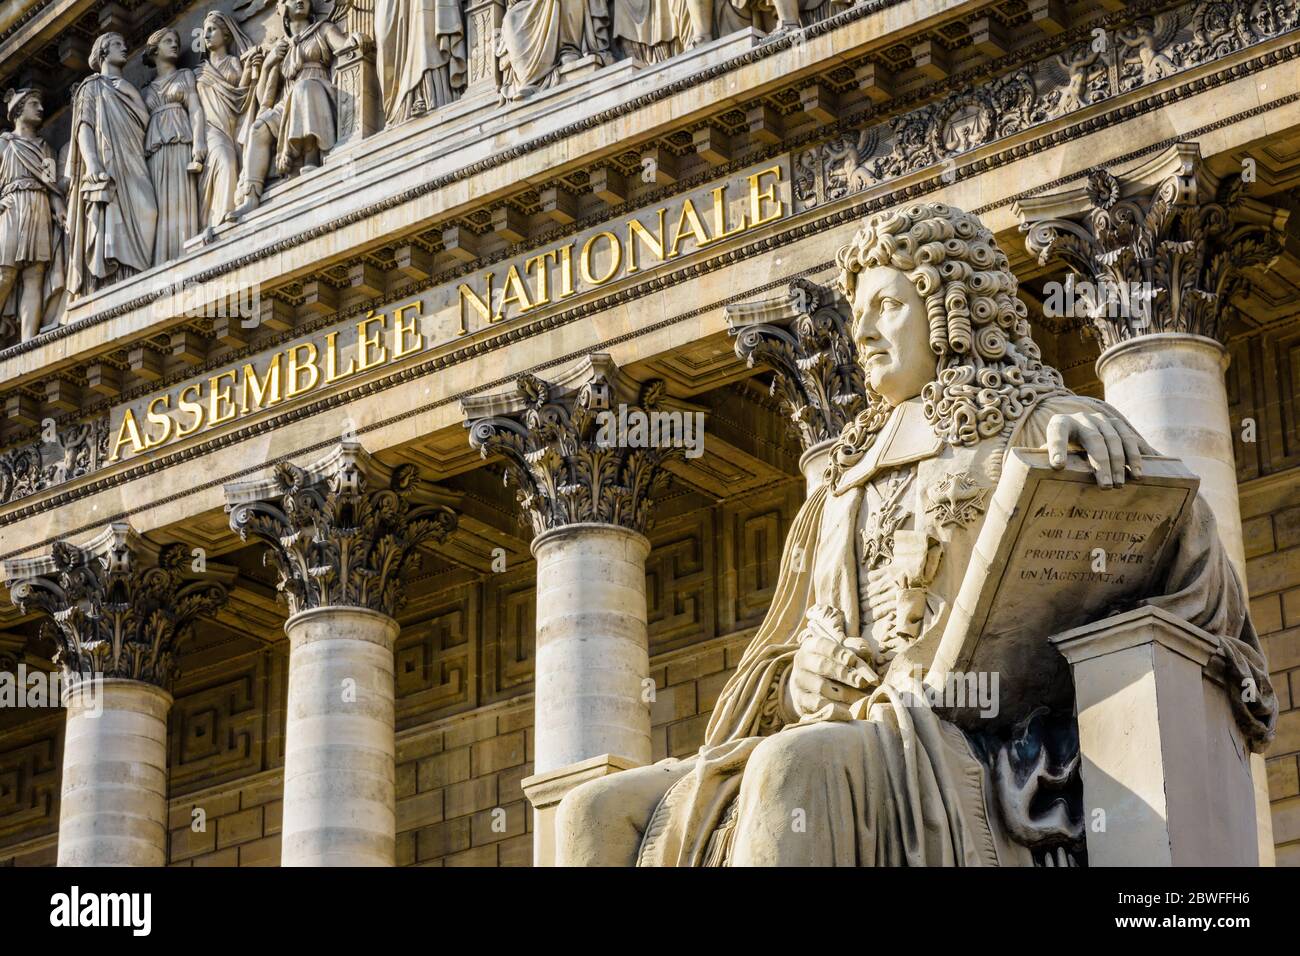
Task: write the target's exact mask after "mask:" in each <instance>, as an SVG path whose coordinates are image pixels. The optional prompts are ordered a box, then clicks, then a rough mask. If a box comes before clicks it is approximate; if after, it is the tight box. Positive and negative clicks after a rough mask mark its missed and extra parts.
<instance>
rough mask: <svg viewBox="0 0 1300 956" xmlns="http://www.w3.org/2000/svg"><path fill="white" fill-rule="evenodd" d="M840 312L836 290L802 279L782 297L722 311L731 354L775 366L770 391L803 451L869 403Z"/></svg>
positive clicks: (750, 364)
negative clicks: (732, 338) (733, 349)
mask: <svg viewBox="0 0 1300 956" xmlns="http://www.w3.org/2000/svg"><path fill="white" fill-rule="evenodd" d="M844 312H845V310H844V309H843V306H842V303H840V302H839V301H838V298H837V296H836V294H835V292H834V291H833V290H831V289H828V288H826V287H824V286H819V285H817V284H816V283H814V282H810V281H808V280H806V279H796V280H795V281H794V282H791V283H790V288H789V291H788V293H787V294H786V295H785V296H782V297H780V298H776V299H770V300H767V301H765V302H757V303H752V304H747V305H740V306H732V307H729V308H728V310H727V321H728V323H729V325H730V326H731V333H732V334H733V335H735V336H736V355H737V356H738V357H740V358H742V359H744V360H745V363H746V365H748V367H749V368H753V367H754V366H755V365H757V364H765V365H770V366H771V367H772V368H773V369H774V371H775V373H776V374H775V375H774V376H773V377H772V394H773V395H775V396H777V397H778V398H779V399H780V401H781V406H782V408H783V409H784V410H785V412H786V413H787V415H788V416H789V421H790V427H791V430H792V431H793V432H794V433H795V435H796V436H797V437H798V439H799V442H800V444H801V445H802V446H803V449H804V450H805V451H807V450H808V449H809V448H811V447H812V446H814V445H817V444H819V443H821V442H825V441H830V440H832V439H834V438H835V437H837V436H838V435H839V433H840V432H841V431H843V429H844V426H845V425H847V424H848V423H849V422H851V421H853V419H854V417H855V416H856V415H857V414H858V412H860V411H862V409H863V408H864V407H865V405H866V399H865V397H864V396H865V394H866V391H865V385H864V383H863V379H862V368H861V366H859V365H858V362H857V353H856V349H855V347H854V345H853V337H852V335H851V329H850V328H849V320H847V319H846V318H845V314H844Z"/></svg>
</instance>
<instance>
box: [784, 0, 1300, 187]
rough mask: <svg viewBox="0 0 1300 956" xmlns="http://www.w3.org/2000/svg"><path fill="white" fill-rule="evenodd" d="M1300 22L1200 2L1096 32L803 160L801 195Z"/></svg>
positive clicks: (1287, 8)
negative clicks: (1060, 49) (1101, 35)
mask: <svg viewBox="0 0 1300 956" xmlns="http://www.w3.org/2000/svg"><path fill="white" fill-rule="evenodd" d="M1297 27H1300V7H1297V6H1296V5H1295V4H1294V3H1290V2H1288V0H1272V2H1258V0H1200V2H1195V3H1188V4H1184V5H1183V6H1181V7H1178V8H1177V9H1175V10H1172V11H1169V12H1167V13H1162V14H1160V15H1158V16H1154V17H1141V18H1139V19H1138V20H1137V21H1135V22H1134V23H1133V24H1132V25H1131V26H1125V27H1121V28H1118V29H1112V30H1106V31H1104V36H1103V37H1101V38H1099V37H1098V36H1097V35H1096V34H1095V33H1094V34H1093V35H1092V36H1089V37H1087V38H1086V39H1082V40H1080V41H1079V42H1078V43H1076V44H1074V45H1073V46H1071V47H1070V48H1069V49H1068V50H1066V51H1064V52H1062V53H1054V54H1051V55H1049V56H1047V57H1044V58H1043V59H1041V60H1039V61H1037V62H1036V63H1034V64H1032V65H1030V66H1027V67H1024V68H1021V69H1019V70H1017V71H1016V72H1015V73H1013V74H1011V75H1009V76H1005V77H1002V78H999V79H995V80H992V81H990V82H989V83H986V84H984V85H982V86H973V87H967V88H965V89H962V90H960V91H957V92H953V93H950V94H949V95H948V96H946V97H945V98H943V99H941V100H939V101H938V102H935V103H929V104H926V105H924V106H921V107H919V108H917V109H915V110H912V111H910V112H908V113H904V114H902V115H899V116H895V117H892V118H891V119H889V120H888V121H885V122H876V123H871V124H869V125H866V126H864V127H862V128H861V129H857V130H852V131H850V132H848V133H845V134H844V135H842V136H840V137H838V138H836V139H834V140H832V141H830V142H827V143H823V144H820V145H818V146H815V147H813V148H811V149H809V150H806V151H804V152H802V153H800V154H798V156H797V157H796V159H795V163H794V165H795V186H794V194H795V199H796V202H797V203H798V204H799V205H800V208H803V209H810V208H813V207H815V206H817V205H821V204H824V203H827V202H832V201H834V200H836V199H840V198H842V197H844V196H846V195H850V194H852V193H856V192H860V191H862V190H864V189H867V188H869V187H872V186H876V185H877V184H880V183H883V182H886V181H888V180H891V179H896V178H898V177H899V176H903V175H905V174H907V173H909V172H912V171H913V170H917V169H924V168H925V167H927V166H934V165H940V164H942V165H943V166H944V167H945V169H944V176H945V181H955V180H956V176H957V169H956V166H955V161H956V157H958V156H961V155H962V154H964V153H967V152H969V151H970V150H972V149H974V148H976V147H979V146H983V145H985V144H988V143H992V142H994V141H996V140H999V139H1002V138H1004V137H1007V136H1011V135H1014V134H1016V133H1019V132H1021V131H1023V130H1026V129H1029V128H1030V127H1033V126H1037V125H1039V124H1041V123H1045V122H1048V121H1050V120H1054V119H1057V118H1059V117H1061V116H1064V115H1066V114H1068V113H1073V112H1077V111H1078V110H1081V109H1083V108H1085V107H1087V106H1091V105H1094V104H1096V103H1099V102H1101V101H1103V100H1106V99H1108V98H1111V97H1114V96H1115V95H1117V93H1123V92H1128V91H1130V90H1134V89H1137V88H1139V87H1142V86H1146V85H1149V84H1151V83H1155V82H1157V81H1159V80H1162V79H1164V78H1166V77H1169V76H1173V75H1175V74H1177V73H1180V72H1182V71H1185V70H1188V69H1191V68H1192V67H1195V66H1199V65H1201V64H1203V63H1208V62H1211V61H1213V60H1217V59H1219V58H1221V57H1224V56H1228V55H1230V54H1232V53H1235V52H1237V51H1239V50H1242V49H1245V48H1247V47H1249V46H1252V45H1254V44H1257V43H1261V42H1263V41H1265V40H1268V39H1271V38H1273V37H1276V36H1280V35H1281V34H1283V33H1287V32H1288V31H1291V30H1294V29H1296V28H1297Z"/></svg>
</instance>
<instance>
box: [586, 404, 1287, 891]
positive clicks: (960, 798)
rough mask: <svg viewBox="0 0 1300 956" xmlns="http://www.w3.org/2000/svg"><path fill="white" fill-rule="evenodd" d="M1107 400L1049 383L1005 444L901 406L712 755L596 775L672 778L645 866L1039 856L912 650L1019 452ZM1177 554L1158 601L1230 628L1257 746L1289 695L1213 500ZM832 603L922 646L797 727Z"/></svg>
mask: <svg viewBox="0 0 1300 956" xmlns="http://www.w3.org/2000/svg"><path fill="white" fill-rule="evenodd" d="M1098 409H1105V410H1106V411H1107V413H1108V414H1109V415H1112V416H1115V417H1118V415H1117V413H1116V412H1115V411H1114V410H1113V409H1109V408H1108V406H1104V405H1103V403H1100V402H1097V401H1095V400H1093V399H1088V398H1083V397H1081V396H1073V395H1068V394H1061V395H1058V396H1053V397H1051V398H1048V399H1045V400H1043V401H1041V402H1040V403H1039V404H1038V405H1037V407H1035V408H1034V409H1033V410H1032V411H1031V412H1029V413H1027V414H1026V415H1025V416H1024V417H1023V418H1022V419H1021V421H1020V422H1019V424H1018V427H1017V428H1016V429H1015V431H1014V432H1013V434H1012V435H1011V436H1009V438H1005V439H996V438H995V439H989V440H985V441H983V442H980V443H979V444H978V445H976V446H975V447H973V448H970V447H953V446H950V445H947V444H946V443H944V442H941V441H939V440H938V439H937V438H936V437H935V436H934V434H933V432H932V431H931V430H930V429H929V427H928V425H927V424H926V423H925V421H924V418H923V416H922V414H921V408H920V402H919V400H913V401H912V402H908V403H905V404H904V405H902V406H900V407H899V408H897V409H895V410H894V412H893V415H892V416H891V418H890V420H889V422H888V423H887V424H886V425H885V426H884V428H882V429H881V431H880V432H879V433H877V436H876V439H875V441H874V442H873V444H872V445H871V447H870V448H869V449H868V451H867V453H866V454H865V455H864V457H863V458H862V459H861V461H859V462H858V463H857V464H856V465H854V466H853V467H852V468H850V469H849V470H848V471H847V472H846V473H845V474H843V475H842V476H841V477H840V480H839V481H838V482H837V483H836V485H835V486H834V487H829V486H824V487H822V488H820V489H818V491H817V492H815V493H814V494H813V495H812V496H811V497H810V498H809V500H808V501H807V502H806V503H805V505H804V506H803V508H802V509H801V510H800V512H799V514H798V516H797V517H796V519H795V521H794V525H793V527H792V529H791V531H790V535H789V538H788V540H787V543H786V549H785V554H784V557H783V560H782V568H781V572H780V576H779V579H778V583H777V588H776V595H775V598H774V600H773V603H772V606H771V608H770V610H769V612H768V615H767V618H766V619H765V620H764V622H763V625H762V626H761V627H760V629H759V631H758V633H757V634H756V636H755V638H754V640H753V641H752V642H751V644H750V645H749V647H748V648H747V649H746V651H745V654H744V655H743V657H742V659H741V661H740V664H739V666H738V668H737V670H736V673H735V674H734V675H733V676H732V678H731V680H730V681H729V682H728V683H727V685H726V687H725V689H724V690H723V692H722V694H721V696H720V697H719V699H718V703H717V706H716V707H715V709H714V711H713V715H712V717H711V719H710V722H709V727H708V730H707V732H706V737H705V745H704V746H703V747H702V748H701V750H700V752H699V754H698V755H697V756H696V757H694V758H691V759H688V760H684V761H672V760H670V761H664V762H662V763H660V764H657V765H655V766H653V767H645V768H641V769H638V770H631V771H625V772H624V773H622V774H616V775H614V776H612V777H608V778H605V779H603V780H598V781H594V782H592V783H589V784H585V785H584V787H586V788H593V790H592V791H590V793H592V794H594V793H596V792H597V791H599V790H600V789H601V788H604V790H605V791H606V792H608V793H610V794H616V793H617V791H618V790H619V788H620V787H622V788H625V789H626V792H628V793H631V792H632V791H633V790H636V789H640V790H641V791H644V790H645V788H647V787H651V788H653V787H662V788H664V789H666V792H665V793H664V795H663V797H662V799H659V800H658V802H657V806H656V808H655V810H654V813H653V814H652V815H651V816H650V818H649V820H648V821H646V822H645V823H644V831H643V833H644V836H643V839H642V842H641V846H640V851H639V854H638V857H637V862H638V863H639V865H643V866H656V865H658V866H665V865H666V866H700V865H772V864H779V865H850V866H854V865H856V866H872V865H881V866H885V865H909V866H935V865H1026V864H1028V863H1029V862H1030V856H1029V852H1028V850H1027V849H1026V848H1024V847H1021V846H1018V845H1016V844H1015V843H1014V842H1013V841H1012V840H1011V839H1010V838H1009V837H1008V836H1007V835H1006V833H1005V832H1004V829H1003V826H1002V823H1001V820H1000V816H999V810H998V808H997V806H996V804H995V799H994V796H993V787H992V780H991V777H990V774H989V772H988V770H987V769H986V767H985V766H984V765H983V764H982V763H981V761H980V760H979V759H978V757H977V756H976V753H975V750H974V749H973V748H972V746H971V744H970V742H969V741H968V740H967V738H966V737H965V735H964V734H963V733H962V732H961V731H960V730H959V729H958V728H956V727H955V726H953V725H952V724H950V723H948V722H946V721H944V720H941V719H940V718H939V717H938V716H937V715H936V714H935V713H934V712H933V711H932V710H931V709H930V708H929V707H928V705H927V704H926V703H925V698H924V694H923V692H922V691H921V690H920V688H919V685H918V681H917V679H916V676H915V672H914V671H913V669H912V664H910V663H908V662H906V658H907V657H908V656H909V655H912V656H915V655H914V653H913V651H914V650H915V649H916V648H925V647H929V648H931V653H932V648H933V646H934V645H935V644H937V637H938V635H940V634H942V631H943V628H944V626H945V624H946V622H947V618H948V613H949V610H950V608H951V606H952V603H953V601H954V599H955V598H956V595H957V592H958V589H959V587H960V584H961V580H962V577H963V575H964V573H965V570H966V567H967V564H968V562H969V558H970V553H971V549H972V547H973V545H974V542H975V539H976V537H977V536H978V534H979V530H980V528H981V527H982V524H983V520H984V517H985V511H984V508H985V507H986V505H987V501H988V498H989V497H990V495H991V492H992V489H993V487H994V486H995V485H996V482H997V478H998V476H999V474H1000V468H1001V460H1002V456H1003V455H1004V454H1005V451H1006V449H1007V448H1008V447H1029V448H1038V447H1042V446H1043V445H1044V444H1045V441H1046V427H1047V423H1048V421H1049V420H1050V419H1051V417H1052V416H1053V415H1055V414H1058V413H1062V414H1068V413H1072V412H1076V411H1097V410H1098ZM950 478H951V479H952V480H957V479H962V480H961V481H960V482H959V486H960V487H961V488H962V489H964V493H963V495H961V496H958V499H959V503H960V504H961V507H956V508H954V507H953V506H952V498H951V497H948V498H947V504H948V507H946V508H945V507H938V506H936V495H935V494H934V492H933V491H931V489H936V488H942V487H943V482H944V481H945V480H949V479H950ZM931 541H933V542H935V543H937V546H938V547H939V551H940V554H939V556H938V562H937V566H936V565H935V563H934V557H935V555H934V554H933V552H931V551H930V549H929V548H928V547H927V543H928V542H931ZM1176 552H1177V553H1176V557H1175V559H1174V560H1173V562H1172V564H1171V567H1170V568H1169V569H1168V571H1167V579H1166V580H1165V582H1164V585H1163V587H1161V588H1159V589H1158V593H1157V594H1156V596H1153V597H1151V598H1149V599H1148V601H1147V603H1150V604H1154V605H1158V606H1161V607H1164V608H1165V609H1166V610H1168V611H1170V612H1172V613H1174V614H1176V615H1178V616H1180V617H1182V618H1183V619H1185V620H1188V621H1190V622H1191V623H1193V624H1195V625H1197V626H1198V627H1201V628H1204V629H1205V630H1207V631H1209V632H1210V633H1212V634H1215V635H1216V636H1218V637H1219V639H1220V641H1221V643H1222V645H1223V649H1222V653H1223V654H1224V656H1225V658H1226V660H1227V664H1228V668H1229V673H1231V674H1233V675H1236V677H1237V678H1238V682H1239V680H1240V679H1241V678H1242V677H1250V678H1252V679H1253V680H1255V682H1256V686H1257V687H1259V688H1260V694H1259V699H1258V701H1256V702H1254V703H1251V704H1246V703H1243V702H1241V701H1239V700H1237V699H1236V697H1237V695H1234V697H1233V699H1234V706H1236V707H1237V708H1238V719H1239V723H1240V724H1241V725H1242V728H1243V731H1244V732H1245V734H1246V737H1247V738H1248V739H1249V740H1250V741H1251V742H1252V744H1253V745H1255V746H1258V745H1260V744H1261V742H1262V741H1263V740H1266V739H1267V737H1268V736H1269V735H1270V734H1271V729H1272V722H1273V721H1274V720H1275V718H1276V706H1277V705H1276V700H1275V698H1274V697H1273V694H1272V690H1271V688H1270V686H1269V683H1268V675H1267V672H1266V670H1265V665H1264V660H1263V656H1262V654H1261V653H1260V650H1259V643H1258V640H1257V638H1256V636H1255V633H1254V630H1253V628H1252V626H1251V624H1250V621H1249V618H1248V616H1247V609H1246V604H1245V600H1244V595H1243V593H1242V589H1241V586H1240V584H1239V583H1238V581H1237V578H1236V577H1235V572H1234V571H1233V569H1232V567H1231V565H1230V564H1229V563H1228V560H1227V557H1226V555H1225V554H1224V552H1223V548H1222V546H1221V544H1220V543H1219V540H1218V536H1217V532H1216V530H1215V526H1214V520H1213V516H1212V515H1211V514H1210V512H1209V510H1208V507H1207V506H1206V504H1205V501H1204V500H1203V499H1198V500H1197V502H1196V504H1195V505H1194V507H1193V512H1192V515H1191V518H1190V520H1188V521H1187V522H1186V523H1185V525H1184V526H1183V528H1182V530H1181V532H1180V534H1179V538H1178V541H1177V547H1176ZM927 555H928V558H929V560H922V559H919V558H918V556H921V557H924V556H927ZM864 579H865V580H864ZM918 589H919V590H921V591H922V592H923V595H922V600H919V601H918V600H915V597H916V595H915V593H914V592H915V591H917V590H918ZM905 592H913V593H912V594H911V595H908V594H905ZM819 605H820V606H829V607H833V608H836V609H838V610H840V611H841V612H843V614H844V623H845V632H846V634H847V635H848V636H850V637H855V636H861V635H864V634H867V633H870V634H872V635H873V636H875V637H876V639H877V640H878V641H885V640H889V639H891V634H892V635H893V639H895V640H898V635H899V633H900V632H901V633H902V634H904V635H907V634H909V633H910V634H911V635H913V637H911V638H908V637H906V636H904V637H903V638H902V640H901V643H902V645H903V646H904V647H905V648H907V647H908V646H910V647H911V648H913V650H912V651H905V653H904V654H903V655H902V656H901V657H900V658H898V659H896V661H904V662H905V666H903V667H896V666H893V665H891V666H890V668H889V669H888V671H887V672H886V674H885V677H884V681H883V684H882V685H881V686H880V687H879V688H878V689H877V690H876V691H875V692H874V693H873V694H872V696H871V697H870V698H869V699H868V700H867V701H865V702H862V703H860V704H858V705H855V707H854V709H853V712H854V714H855V716H857V717H859V718H862V719H855V720H852V721H847V722H845V721H831V720H827V719H824V718H825V716H827V715H817V716H815V717H813V718H804V720H803V721H802V722H800V721H799V720H798V719H797V717H796V715H794V714H791V713H788V712H787V711H786V704H785V701H784V688H785V683H786V681H787V680H788V679H789V673H790V665H791V663H792V662H793V659H794V655H795V651H796V650H797V649H798V646H799V637H800V634H801V632H802V631H803V629H804V628H805V626H806V619H807V616H808V613H809V610H810V609H812V608H814V607H816V606H819ZM1049 636H1050V635H1047V634H1044V635H1043V639H1044V640H1046V639H1047V638H1048V637H1049ZM909 691H910V692H911V693H912V695H913V696H911V697H909V696H908V693H909ZM620 778H625V779H623V780H620ZM582 789H583V788H579V789H578V790H576V791H574V794H570V796H571V797H573V796H574V795H576V794H578V793H580V792H581V791H582ZM642 799H643V795H642ZM618 802H619V801H618V800H617V799H613V800H612V801H610V802H607V804H606V805H617V804H618ZM651 805H654V804H651ZM796 820H802V824H803V828H802V830H800V829H798V828H796V827H795V826H794V825H793V824H794V821H796ZM596 839H599V837H596ZM561 862H580V861H576V860H563V859H562V861H561ZM606 862H615V861H608V860H607V861H606ZM627 862H631V861H627Z"/></svg>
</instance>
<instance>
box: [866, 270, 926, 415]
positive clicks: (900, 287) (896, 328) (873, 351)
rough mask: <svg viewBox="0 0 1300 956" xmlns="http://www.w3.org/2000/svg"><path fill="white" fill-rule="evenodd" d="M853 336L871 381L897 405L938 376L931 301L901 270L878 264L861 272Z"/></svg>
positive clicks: (881, 393)
mask: <svg viewBox="0 0 1300 956" xmlns="http://www.w3.org/2000/svg"><path fill="white" fill-rule="evenodd" d="M853 341H854V343H855V344H856V345H857V347H858V362H859V363H861V365H862V368H863V371H864V372H865V373H866V377H867V383H868V384H869V385H870V386H871V388H872V390H873V391H874V392H876V394H878V395H880V396H881V397H882V398H884V399H885V401H887V402H889V404H891V405H900V404H902V403H903V402H905V401H907V400H908V399H909V398H915V397H916V396H917V395H920V394H921V389H923V388H925V386H926V385H928V384H929V383H930V382H931V381H932V380H933V379H934V376H935V355H934V352H933V351H931V349H930V325H929V322H928V321H927V319H926V317H925V301H924V300H923V299H922V298H921V294H920V293H919V292H917V291H916V286H914V285H913V284H912V280H911V279H909V278H908V277H907V275H906V273H904V272H901V271H900V270H898V269H893V268H890V267H888V266H877V267H876V268H873V269H864V270H862V272H860V273H858V276H857V288H856V289H855V290H854V293H853Z"/></svg>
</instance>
